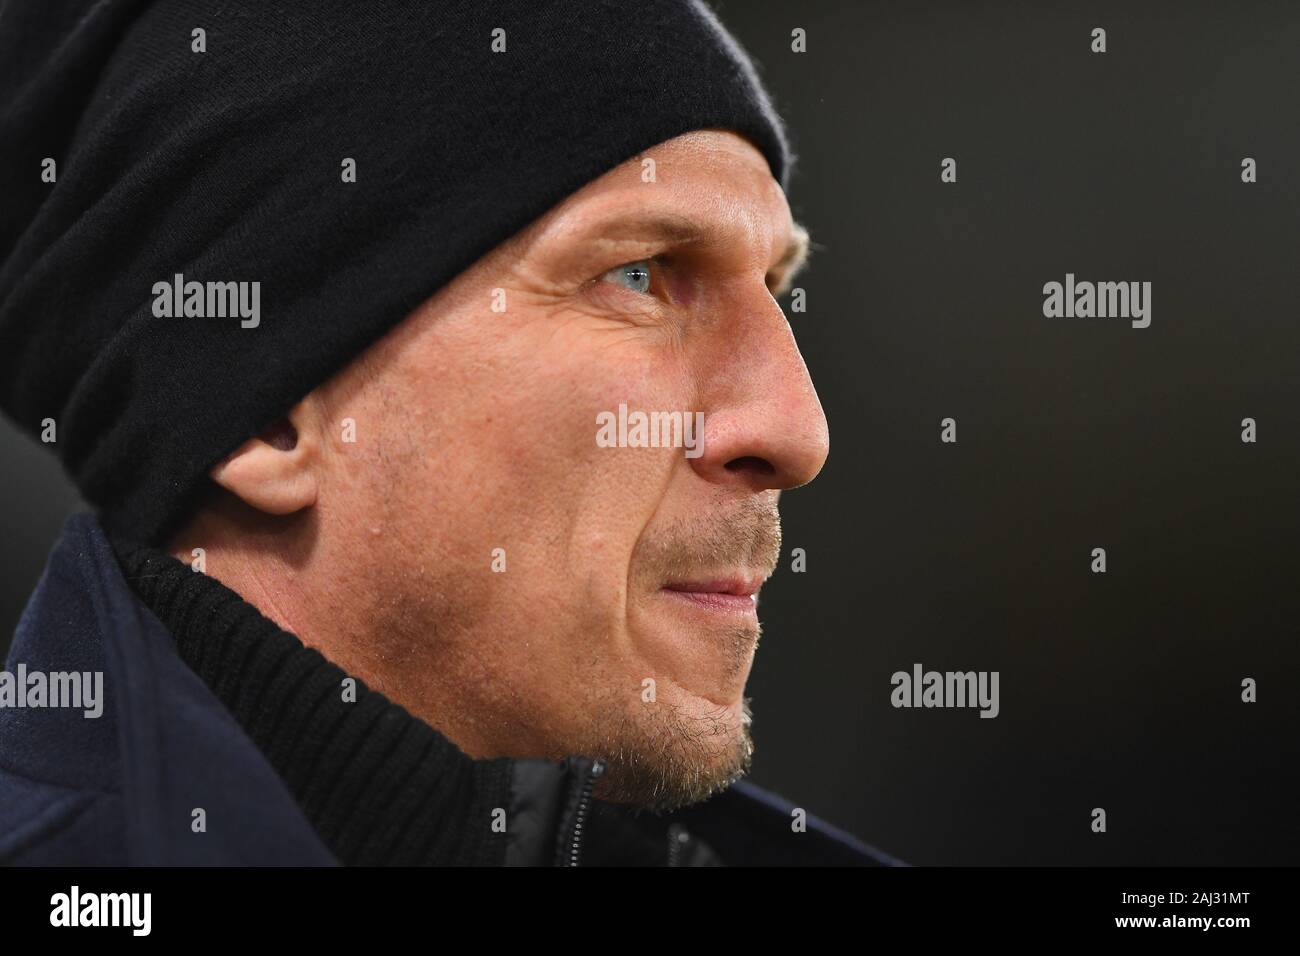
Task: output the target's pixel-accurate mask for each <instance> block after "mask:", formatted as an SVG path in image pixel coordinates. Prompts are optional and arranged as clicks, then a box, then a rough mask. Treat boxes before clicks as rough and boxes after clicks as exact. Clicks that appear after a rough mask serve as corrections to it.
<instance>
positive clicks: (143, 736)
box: [0, 514, 897, 866]
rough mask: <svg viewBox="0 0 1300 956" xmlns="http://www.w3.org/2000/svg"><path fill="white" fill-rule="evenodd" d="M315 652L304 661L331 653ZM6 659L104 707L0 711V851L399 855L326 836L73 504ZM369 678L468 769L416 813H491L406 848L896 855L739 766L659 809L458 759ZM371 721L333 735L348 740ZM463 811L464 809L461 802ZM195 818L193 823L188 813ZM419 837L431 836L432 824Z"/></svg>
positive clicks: (167, 857) (531, 856)
mask: <svg viewBox="0 0 1300 956" xmlns="http://www.w3.org/2000/svg"><path fill="white" fill-rule="evenodd" d="M169 560H170V559H165V558H164V559H160V560H159V561H157V562H155V563H153V564H150V565H147V567H148V568H149V569H150V570H149V576H152V577H157V576H160V575H162V574H163V572H161V571H158V570H157V569H159V568H162V567H163V563H162V562H163V561H169ZM179 567H182V568H183V567H184V566H183V565H179ZM137 573H140V572H137ZM192 577H193V578H202V577H204V576H203V575H192ZM133 580H134V579H133ZM209 580H210V579H209ZM202 586H203V587H220V586H219V585H217V584H211V585H208V584H203V585H202ZM222 590H224V589H222ZM227 594H228V595H229V596H230V598H231V599H232V600H234V601H235V602H236V603H238V604H239V605H241V607H240V608H233V609H232V608H230V607H228V605H227V606H224V607H226V610H225V611H223V612H222V613H223V614H225V615H226V617H229V618H231V619H234V618H237V617H238V613H236V612H240V613H245V614H248V615H254V614H255V611H254V610H253V609H252V607H251V605H247V604H244V602H242V601H240V600H238V598H237V596H235V595H233V592H227ZM187 613H188V614H189V615H190V616H193V615H194V613H195V612H194V610H193V609H192V608H190V609H189V610H188V611H187ZM213 613H214V614H215V613H216V612H213ZM258 620H259V622H260V623H261V624H263V625H264V626H265V627H267V628H273V625H271V624H269V622H266V621H265V619H264V618H260V616H259V617H258ZM179 628H180V625H177V629H179ZM276 630H278V629H276ZM278 634H279V635H280V636H282V637H283V638H284V639H285V640H293V642H294V645H295V652H296V653H299V654H303V655H306V654H311V655H315V652H314V651H308V650H306V649H303V648H302V647H301V645H300V642H297V641H296V639H292V638H291V635H287V632H283V631H279V632H278ZM180 646H182V647H183V645H180ZM316 657H317V659H318V660H317V664H316V665H314V666H319V667H325V666H332V665H328V664H327V663H326V662H324V659H323V658H319V656H318V655H317V656H316ZM20 663H21V664H23V665H25V669H26V672H27V673H29V674H31V673H33V672H38V671H39V672H45V673H51V672H95V671H100V672H102V673H103V697H104V701H103V712H102V715H101V716H99V717H98V718H88V717H86V716H84V713H83V710H79V709H72V708H52V707H38V708H32V707H24V708H18V707H12V706H8V707H0V863H8V864H27V865H209V864H219V865H228V864H235V865H308V866H310V865H337V864H339V863H340V862H358V861H363V860H365V859H376V860H379V861H382V862H395V861H400V860H402V859H406V858H404V857H401V856H400V855H397V856H391V855H390V856H388V857H382V858H373V857H372V858H366V857H357V856H355V854H353V852H352V850H350V849H349V847H350V846H352V844H349V843H347V841H346V840H345V839H344V838H343V837H341V836H337V837H336V835H335V830H333V829H331V824H330V817H329V812H330V811H329V808H328V807H324V806H321V807H318V806H317V804H320V803H322V801H321V800H316V799H315V798H314V797H312V796H311V794H312V792H313V791H311V790H309V789H305V785H303V784H301V782H300V781H299V780H298V778H297V777H296V776H295V775H294V772H293V771H291V770H290V769H285V768H286V767H287V765H283V764H277V761H278V760H279V759H280V758H279V757H276V756H275V751H274V749H273V748H272V747H271V746H270V745H269V744H265V743H263V744H262V747H261V748H260V749H259V745H258V743H255V742H254V739H253V738H254V737H256V736H257V735H256V734H252V736H250V733H251V731H248V732H246V728H245V727H243V726H241V724H240V722H239V721H238V720H237V719H236V717H235V716H234V715H235V714H236V713H241V714H242V711H241V710H240V707H239V706H238V701H239V694H240V693H241V692H242V689H241V688H239V687H233V688H229V687H225V686H223V685H222V684H221V683H220V682H219V681H217V680H215V679H213V678H210V677H209V676H208V675H207V673H206V672H205V670H204V668H203V667H199V668H197V671H196V668H195V667H192V666H190V665H189V664H187V659H183V658H182V655H181V653H180V652H178V638H177V636H176V634H175V633H173V631H172V630H169V629H168V627H166V626H164V624H163V623H162V621H161V620H160V618H159V616H158V615H155V614H154V613H153V611H152V610H150V607H149V606H147V605H146V604H145V603H144V602H142V600H141V599H140V597H139V594H138V593H137V591H135V590H133V589H132V586H131V585H130V584H128V581H127V578H126V576H125V575H124V570H123V564H122V562H121V560H120V559H119V557H118V556H117V554H115V552H114V549H113V547H112V546H111V545H110V543H109V541H108V540H107V539H106V537H105V535H104V533H103V531H102V530H101V528H100V526H99V524H98V523H97V522H96V520H95V519H94V518H93V517H91V516H90V515H85V514H83V515H77V516H74V517H73V518H72V519H70V520H69V522H68V525H67V527H66V528H65V529H64V533H63V535H62V537H61V539H60V540H59V542H58V543H57V545H56V547H55V549H54V551H53V552H52V554H51V556H50V560H49V563H48V565H47V567H46V569H45V572H44V575H43V576H42V578H41V581H40V583H39V585H38V586H37V589H36V591H35V593H34V594H33V596H32V598H31V600H30V602H29V603H28V606H27V608H26V610H25V612H24V614H23V616H22V619H21V621H20V622H19V625H18V630H17V632H16V634H15V638H14V642H13V645H12V647H11V649H10V652H9V657H8V661H7V662H6V670H7V671H9V672H10V673H16V672H17V668H18V666H19V664H20ZM200 673H203V674H204V677H200V676H199V674H200ZM335 673H338V674H341V673H342V672H335ZM325 679H327V680H330V681H333V680H334V678H333V677H329V676H328V675H327V676H326V678H325ZM205 680H208V681H210V683H206V682H205ZM333 686H337V684H336V683H334V684H333ZM214 688H215V690H214ZM368 693H370V694H372V695H373V698H374V699H375V701H377V702H375V703H374V706H375V707H377V708H381V709H380V710H376V711H375V712H374V713H375V714H376V715H377V716H376V717H375V718H374V719H375V721H376V724H375V726H376V727H378V726H379V723H378V722H379V721H381V720H384V719H390V718H391V719H395V720H397V721H399V722H404V721H408V722H410V724H411V725H412V726H414V727H416V729H418V731H419V732H420V733H423V734H427V735H429V737H430V740H433V741H435V742H436V743H438V744H439V746H437V747H432V748H430V747H429V746H428V745H427V743H426V745H425V747H424V749H423V750H421V754H422V755H423V756H422V758H421V763H420V769H421V772H427V771H429V770H430V766H431V764H432V766H433V770H434V771H435V772H437V771H438V770H439V769H440V767H441V765H440V764H438V761H448V763H447V765H446V773H445V774H443V776H446V777H450V776H451V775H452V774H453V772H455V773H457V774H459V773H460V769H462V768H461V765H460V764H459V763H457V764H456V766H455V767H453V766H452V765H451V763H450V761H451V760H453V759H455V760H457V761H463V762H464V765H465V766H467V767H471V768H472V769H473V771H474V772H473V773H472V774H468V775H465V774H461V775H460V776H461V777H463V778H464V779H466V780H469V781H471V783H472V785H470V786H468V787H465V788H458V789H457V790H456V793H455V795H453V796H452V797H447V798H444V797H440V798H439V799H440V800H441V802H434V803H430V804H429V805H430V806H437V807H439V808H440V809H439V810H438V813H439V816H438V818H437V819H436V820H434V821H433V823H432V825H433V827H434V828H435V829H439V828H440V829H442V830H444V831H445V830H446V829H447V828H455V827H471V826H472V827H474V828H476V830H477V829H480V828H481V829H484V830H485V831H486V830H487V829H491V831H492V835H491V836H490V837H485V838H484V839H483V840H481V841H479V842H476V843H475V844H474V848H473V850H472V853H471V854H470V855H465V853H461V854H460V855H456V856H451V855H447V856H445V857H438V856H437V855H430V856H426V857H422V858H420V859H421V860H423V861H425V862H428V861H433V862H438V861H440V860H444V859H445V861H446V862H453V863H454V862H474V863H498V864H520V865H574V864H576V863H577V862H578V861H581V862H582V863H583V864H598V863H606V864H618V863H628V864H640V863H658V864H667V865H709V864H714V865H716V864H729V865H762V864H792V865H817V864H827V865H880V864H885V865H889V864H895V863H897V861H895V860H893V859H891V858H890V857H888V856H886V855H885V854H883V853H880V852H879V851H876V850H874V849H872V848H870V847H868V846H866V845H864V844H862V843H861V842H859V841H857V840H855V839H854V838H853V837H851V836H849V835H847V834H845V833H843V832H841V831H838V830H836V829H834V828H832V827H830V826H828V825H827V824H825V823H823V822H822V821H820V820H818V819H817V818H816V817H813V816H811V815H809V816H808V817H807V828H806V832H796V831H795V828H792V826H791V821H792V819H793V817H792V815H791V814H792V810H793V809H794V808H793V806H792V805H791V804H789V803H788V802H786V801H784V800H782V799H780V798H778V797H775V796H773V795H771V794H769V793H766V792H764V791H763V790H761V789H759V788H758V787H755V786H753V785H752V784H750V783H748V782H743V781H742V782H740V783H737V784H734V785H733V786H732V787H730V788H729V789H728V790H726V791H725V792H723V793H721V794H719V795H717V796H715V797H713V798H711V799H710V800H708V801H705V802H704V803H701V804H697V805H696V806H693V807H688V808H684V809H682V810H678V811H675V812H674V813H671V814H664V815H641V814H631V813H628V812H627V811H625V810H623V809H621V808H616V807H615V806H614V805H612V804H605V803H604V802H602V801H597V800H592V799H591V796H590V791H591V787H592V784H593V783H594V779H595V774H596V773H598V772H599V770H600V767H599V765H598V764H597V763H596V762H594V761H591V760H588V759H585V758H581V757H578V758H571V759H570V760H568V761H545V760H496V761H470V760H469V758H468V757H466V756H465V755H463V754H459V752H457V751H456V750H455V748H454V747H452V746H451V745H450V743H449V742H447V741H446V740H445V738H442V737H441V735H438V734H437V733H436V731H433V730H432V729H431V728H429V727H428V726H427V725H426V724H423V722H420V721H418V720H416V719H415V718H414V717H411V716H410V715H409V714H407V713H406V712H405V711H404V710H402V709H401V708H399V707H397V705H395V704H392V703H391V702H389V701H387V700H386V699H384V698H383V697H382V695H378V694H377V693H375V692H369V691H368ZM223 700H225V701H228V702H229V704H227V703H223ZM394 715H396V716H395V717H394ZM318 722H319V721H318ZM250 726H251V725H250ZM376 732H377V731H376ZM322 733H324V731H322ZM329 733H331V734H336V736H334V737H329V739H328V741H327V743H326V744H324V745H322V746H324V747H326V748H330V747H332V748H333V749H335V750H338V749H341V745H340V746H334V744H335V742H336V741H337V740H341V739H342V735H343V731H338V732H335V731H333V730H331V731H329ZM404 734H405V737H404V739H406V738H409V737H410V734H409V733H406V732H405V731H404ZM370 736H371V734H369V733H367V734H363V735H361V736H360V737H358V739H357V742H356V743H350V744H349V745H348V747H349V756H351V755H352V754H353V753H355V752H360V751H361V750H362V749H363V748H364V746H365V744H366V740H367V739H369V737H370ZM258 739H259V741H260V738H258ZM268 754H270V759H268ZM380 759H383V755H381V756H380ZM356 762H357V761H355V760H353V761H352V764H355V763H356ZM340 766H342V764H340ZM480 770H482V771H483V772H481V773H480V772H479V771H480ZM316 773H317V777H318V778H319V777H320V773H319V771H317V772H316ZM335 774H336V775H334V776H331V777H330V778H329V779H328V780H326V781H325V785H324V786H318V790H319V792H321V793H333V792H336V791H338V790H340V789H341V788H345V787H346V786H347V779H346V776H345V774H346V770H338V771H336V772H335ZM404 779H406V778H404ZM411 779H412V780H415V779H419V778H418V777H413V778H411ZM458 779H460V777H458ZM286 781H289V782H288V783H286ZM316 784H318V785H319V784H320V781H319V779H318V780H317V781H316ZM415 785H416V784H411V786H415ZM492 787H498V788H499V790H497V791H493V790H492ZM325 802H328V801H325ZM494 803H496V804H499V805H500V809H501V810H502V811H504V812H503V813H501V814H499V816H500V817H501V820H502V821H504V822H503V824H502V825H501V826H499V827H492V828H487V827H483V826H482V823H483V819H485V818H484V814H485V813H487V812H488V811H487V809H486V808H488V807H490V806H491V805H493V804H494ZM471 807H473V808H474V810H473V813H474V817H473V819H472V820H471V819H469V817H468V816H464V815H466V814H469V813H470V808H471ZM199 811H201V814H200V812H199ZM462 816H464V818H463V819H462ZM200 817H201V819H202V821H203V826H202V827H199V826H198V825H197V824H196V823H195V821H196V820H198V819H200ZM481 818H483V819H481ZM425 822H426V823H427V822H428V821H427V820H426V821H425ZM498 831H499V832H498ZM323 833H324V834H326V835H327V837H322V834H323ZM444 835H445V834H444ZM402 836H403V834H402V833H399V834H398V835H397V838H395V840H394V841H393V842H394V843H395V844H400V843H401V837H402ZM426 842H427V843H428V845H429V846H434V845H435V844H436V845H439V846H441V845H442V844H441V843H439V842H438V840H437V839H435V838H433V837H430V838H429V839H428V840H427V841H426ZM469 852H470V851H466V853H469Z"/></svg>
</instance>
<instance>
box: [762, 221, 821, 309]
mask: <svg viewBox="0 0 1300 956" xmlns="http://www.w3.org/2000/svg"><path fill="white" fill-rule="evenodd" d="M811 246H812V243H811V241H810V240H809V238H808V230H807V229H805V228H804V227H803V226H801V225H800V224H799V223H797V222H796V223H795V224H794V226H793V228H791V230H790V242H789V243H788V244H787V245H786V247H785V253H784V255H782V256H781V258H780V260H779V261H778V262H777V264H776V265H774V266H773V267H772V269H771V272H770V274H771V275H773V276H775V277H776V285H774V286H773V287H772V295H773V296H775V297H776V298H778V299H779V298H780V297H781V296H783V295H785V294H786V293H787V292H789V291H790V283H791V282H793V281H794V277H795V276H796V275H798V274H799V270H800V269H802V268H803V267H804V265H806V264H807V262H808V255H809V252H810V249H811Z"/></svg>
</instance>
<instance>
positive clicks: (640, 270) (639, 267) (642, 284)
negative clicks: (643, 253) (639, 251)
mask: <svg viewBox="0 0 1300 956" xmlns="http://www.w3.org/2000/svg"><path fill="white" fill-rule="evenodd" d="M601 278H602V279H603V280H605V281H606V282H614V283H617V284H618V285H621V286H626V287H627V288H629V289H631V290H632V291H633V292H649V291H650V261H649V260H648V259H642V260H640V261H639V262H629V263H627V264H625V265H621V266H616V267H614V268H613V269H610V270H609V271H608V272H606V273H605V274H604V275H603V276H601Z"/></svg>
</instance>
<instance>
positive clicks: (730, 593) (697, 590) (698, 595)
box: [663, 577, 763, 614]
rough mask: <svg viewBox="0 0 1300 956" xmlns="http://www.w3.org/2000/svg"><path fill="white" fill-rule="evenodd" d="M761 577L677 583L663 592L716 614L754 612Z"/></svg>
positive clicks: (665, 588)
mask: <svg viewBox="0 0 1300 956" xmlns="http://www.w3.org/2000/svg"><path fill="white" fill-rule="evenodd" d="M762 586H763V578H761V577H747V578H741V577H732V578H711V579H709V580H700V581H674V582H672V583H670V584H665V585H664V586H663V590H664V591H666V592H667V593H668V594H669V595H671V596H673V597H675V598H679V599H681V600H683V601H689V602H691V603H692V604H695V605H697V606H699V607H705V608H710V609H712V610H715V611H730V612H733V613H734V612H741V613H749V614H752V613H754V610H755V608H756V607H757V606H758V589H759V588H761V587H762Z"/></svg>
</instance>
